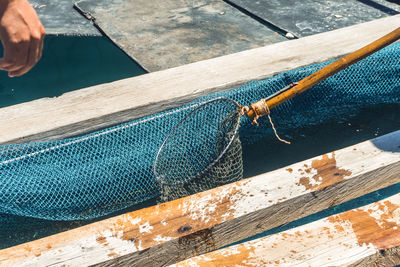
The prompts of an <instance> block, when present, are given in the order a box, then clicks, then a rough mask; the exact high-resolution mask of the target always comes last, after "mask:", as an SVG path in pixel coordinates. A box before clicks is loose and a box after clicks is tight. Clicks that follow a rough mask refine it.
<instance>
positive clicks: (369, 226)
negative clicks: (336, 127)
mask: <svg viewBox="0 0 400 267" xmlns="http://www.w3.org/2000/svg"><path fill="white" fill-rule="evenodd" d="M399 248H400V195H395V196H392V197H389V198H387V199H384V200H382V201H378V202H375V203H372V204H369V205H367V206H364V207H361V208H357V209H353V210H349V211H346V212H343V213H340V214H337V215H333V216H330V217H327V218H325V219H321V220H318V221H314V222H312V223H309V224H306V225H303V226H300V227H297V228H294V229H290V230H288V231H284V232H281V233H277V234H274V235H271V236H267V237H262V238H259V239H256V240H252V241H248V242H245V243H241V244H239V245H235V246H231V247H228V248H224V249H220V250H217V251H214V252H210V253H207V254H204V255H201V256H198V257H193V258H191V259H187V260H185V261H183V262H180V263H178V264H176V265H174V266H176V267H178V266H179V267H184V266H188V267H189V266H191V267H195V266H199V267H200V266H207V267H208V266H255V267H256V266H273V265H275V266H318V267H319V266H339V265H340V266H342V265H344V266H347V265H352V264H356V263H357V264H363V265H362V266H366V265H367V266H394V265H396V264H400V250H399ZM379 264H382V265H379ZM358 266H360V265H358Z"/></svg>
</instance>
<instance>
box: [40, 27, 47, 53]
mask: <svg viewBox="0 0 400 267" xmlns="http://www.w3.org/2000/svg"><path fill="white" fill-rule="evenodd" d="M45 36H46V31H45V29H44V28H43V26H42V37H41V38H40V47H39V59H41V58H42V52H43V46H44V37H45Z"/></svg>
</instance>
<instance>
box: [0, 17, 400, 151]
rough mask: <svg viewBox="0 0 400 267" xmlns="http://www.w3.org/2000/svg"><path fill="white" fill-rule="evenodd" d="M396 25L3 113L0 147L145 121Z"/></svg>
mask: <svg viewBox="0 0 400 267" xmlns="http://www.w3.org/2000/svg"><path fill="white" fill-rule="evenodd" d="M399 25H400V16H399V15H398V16H393V17H388V18H384V19H381V20H376V21H372V22H368V23H365V24H359V25H356V26H352V27H349V28H343V29H340V30H336V31H332V32H327V33H322V34H318V35H313V36H309V37H304V38H302V39H298V40H291V41H285V42H281V43H277V44H273V45H269V46H266V47H262V48H256V49H252V50H248V51H243V52H240V53H236V54H232V55H228V56H223V57H219V58H214V59H209V60H205V61H200V62H196V63H192V64H188V65H185V66H181V67H177V68H173V69H168V70H165V71H160V72H155V73H149V74H145V75H142V76H139V77H134V78H129V79H124V80H121V81H116V82H112V83H107V84H102V85H97V86H93V87H89V88H85V89H81V90H77V91H73V92H69V93H66V94H64V95H62V96H60V97H57V98H51V99H50V98H44V99H40V100H36V101H32V102H28V103H24V104H19V105H15V106H11V107H7V108H3V109H0V144H8V143H23V142H30V141H38V140H54V139H61V138H66V137H71V136H75V135H80V134H83V133H87V132H90V131H95V130H98V129H101V128H106V127H109V126H112V125H115V124H119V123H122V122H126V121H130V120H134V119H137V118H141V117H144V116H147V115H150V114H153V113H157V112H160V111H163V110H167V109H171V108H174V107H177V106H180V105H182V104H185V103H188V102H189V101H191V100H193V98H195V97H197V96H200V95H204V94H207V93H210V92H214V91H221V90H225V89H232V88H234V87H237V86H239V85H242V84H244V83H246V82H248V81H251V80H260V79H265V78H267V77H270V76H271V75H273V74H276V73H279V72H282V71H286V70H290V69H294V68H297V67H301V66H305V65H309V64H312V63H316V62H322V61H326V60H328V59H332V58H335V57H338V56H340V55H343V54H346V53H349V52H352V51H354V50H356V49H358V48H360V47H362V46H364V45H366V44H368V43H370V42H371V41H374V40H376V39H377V38H379V37H381V36H383V35H384V34H385V33H388V32H390V31H392V30H394V29H396V28H397V27H399Z"/></svg>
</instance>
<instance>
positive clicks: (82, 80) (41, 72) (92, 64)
mask: <svg viewBox="0 0 400 267" xmlns="http://www.w3.org/2000/svg"><path fill="white" fill-rule="evenodd" d="M0 51H2V49H0ZM143 73H145V71H144V70H143V69H142V68H141V67H140V66H139V65H138V64H137V63H136V62H134V61H132V60H131V59H130V58H129V57H128V56H126V55H125V54H124V53H123V52H122V51H121V50H120V49H119V48H117V47H116V46H115V45H113V44H112V43H111V42H110V41H109V40H108V39H106V38H104V37H72V36H48V37H46V39H45V43H44V50H43V56H42V59H41V60H40V61H39V63H38V64H37V65H36V66H35V67H34V68H33V69H32V70H31V71H30V72H28V73H27V74H25V75H23V76H21V77H16V78H9V77H8V76H7V73H6V72H4V71H0V108H1V107H5V106H10V105H15V104H19V103H22V102H27V101H31V100H34V99H38V98H43V97H55V96H60V95H62V94H63V93H66V92H69V91H73V90H77V89H81V88H84V87H88V86H92V85H96V84H101V83H106V82H112V81H115V80H119V79H123V78H128V77H132V76H136V75H140V74H143Z"/></svg>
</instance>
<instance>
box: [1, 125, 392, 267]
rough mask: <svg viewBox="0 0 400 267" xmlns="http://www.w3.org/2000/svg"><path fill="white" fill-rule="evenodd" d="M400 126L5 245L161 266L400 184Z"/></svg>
mask: <svg viewBox="0 0 400 267" xmlns="http://www.w3.org/2000/svg"><path fill="white" fill-rule="evenodd" d="M399 173H400V131H397V132H393V133H391V134H388V135H385V136H382V137H379V138H376V139H373V140H371V141H366V142H363V143H360V144H357V145H354V146H351V147H347V148H344V149H341V150H338V151H335V152H332V153H328V154H326V155H323V156H318V157H315V158H313V159H309V160H305V161H303V162H299V163H296V164H293V165H291V166H288V167H285V168H282V169H279V170H275V171H272V172H269V173H266V174H262V175H259V176H255V177H252V178H249V179H245V180H242V181H239V182H236V183H233V184H228V185H225V186H222V187H219V188H215V189H212V190H209V191H206V192H202V193H198V194H195V195H192V196H189V197H185V198H182V199H177V200H175V201H171V202H167V203H164V204H160V205H157V206H154V207H149V208H145V209H142V210H138V211H133V212H130V213H127V214H123V215H120V216H116V217H114V218H110V219H107V220H104V221H100V222H96V223H93V224H90V225H86V226H83V227H80V228H77V229H73V230H71V231H67V232H64V233H59V234H56V235H53V236H50V237H46V238H43V239H39V240H36V241H33V242H29V243H26V244H22V245H19V246H15V247H12V248H8V249H4V250H1V251H0V263H1V264H5V265H16V266H20V265H23V264H36V265H52V266H53V265H63V264H65V265H73V266H75V265H78V266H84V265H91V264H99V266H113V265H118V264H124V265H129V266H130V265H136V266H159V265H167V264H172V263H175V262H178V261H181V260H184V259H187V258H189V257H192V256H195V255H199V254H203V253H206V252H209V251H211V250H214V249H217V248H220V247H222V246H226V245H229V244H232V243H233V242H237V241H239V240H242V239H244V238H247V237H250V236H253V235H255V234H258V233H261V232H263V231H266V230H268V229H271V228H274V227H277V226H280V225H282V224H285V223H288V222H290V221H293V220H296V219H299V218H301V217H305V216H307V215H310V214H313V213H315V212H318V211H321V210H324V209H326V208H329V207H332V206H334V205H337V204H340V203H343V202H345V201H348V200H350V199H353V198H356V197H359V196H361V195H364V194H366V193H369V192H372V191H374V190H377V189H380V188H383V187H387V186H389V185H392V184H395V183H398V182H400V175H399Z"/></svg>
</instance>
